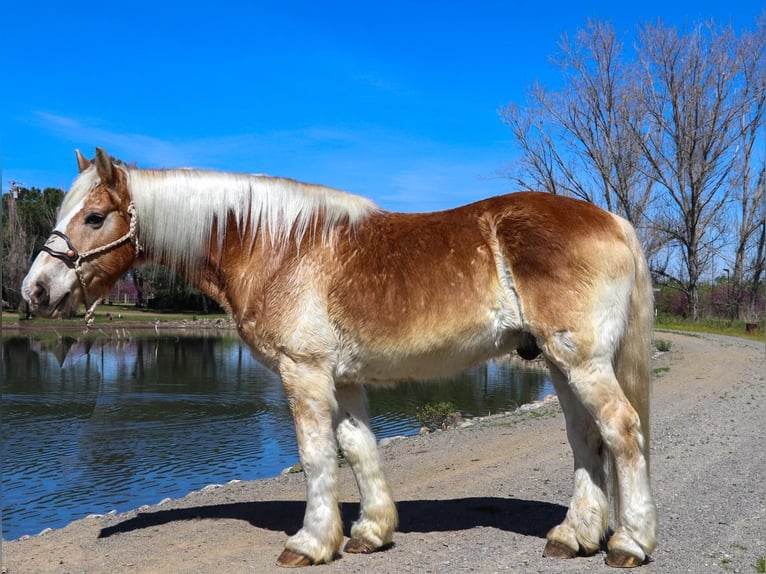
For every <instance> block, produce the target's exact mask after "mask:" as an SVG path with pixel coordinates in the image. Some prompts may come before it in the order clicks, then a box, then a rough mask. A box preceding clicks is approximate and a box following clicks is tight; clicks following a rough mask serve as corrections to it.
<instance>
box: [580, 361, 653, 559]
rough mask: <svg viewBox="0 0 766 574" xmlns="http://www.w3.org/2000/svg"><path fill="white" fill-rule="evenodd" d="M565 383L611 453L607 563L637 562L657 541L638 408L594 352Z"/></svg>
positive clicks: (605, 363)
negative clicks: (612, 508) (612, 515)
mask: <svg viewBox="0 0 766 574" xmlns="http://www.w3.org/2000/svg"><path fill="white" fill-rule="evenodd" d="M569 387H570V388H571V389H572V392H573V394H574V395H575V396H576V397H577V398H579V400H580V402H581V403H582V405H583V406H584V407H585V409H586V410H587V411H588V412H589V413H590V415H591V417H593V420H594V421H595V424H596V426H597V427H598V429H599V432H600V434H601V438H602V440H603V443H604V445H605V446H606V448H607V449H608V450H609V452H610V454H611V456H612V457H613V458H614V469H613V471H614V472H615V473H616V479H617V480H616V481H615V484H616V489H615V490H616V492H615V496H616V497H617V504H616V506H617V509H618V515H617V517H616V518H617V529H616V531H615V533H614V534H613V535H612V537H611V538H610V539H609V543H608V545H607V548H608V552H607V557H606V561H607V563H608V564H609V565H611V566H638V565H640V564H642V563H643V562H644V561H645V559H646V556H647V554H649V553H650V552H652V550H654V548H655V546H656V545H657V510H656V508H655V506H654V501H653V499H652V493H651V487H650V485H649V469H648V466H647V462H646V459H645V458H644V454H643V447H644V438H643V434H642V429H641V422H640V420H639V416H638V413H637V412H636V410H635V409H634V408H633V406H632V405H631V404H630V402H629V401H628V399H627V397H626V396H625V393H624V392H623V390H622V388H621V387H620V385H619V383H618V382H617V379H616V377H615V375H614V371H613V369H612V364H611V360H609V359H607V358H605V357H593V358H591V359H590V360H586V361H582V362H581V363H579V364H578V365H577V366H576V367H573V368H571V369H570V371H569Z"/></svg>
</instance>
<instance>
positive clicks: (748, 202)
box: [729, 14, 766, 321]
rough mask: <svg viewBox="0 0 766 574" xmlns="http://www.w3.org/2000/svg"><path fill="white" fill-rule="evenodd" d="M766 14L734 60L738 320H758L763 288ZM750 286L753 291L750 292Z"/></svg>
mask: <svg viewBox="0 0 766 574" xmlns="http://www.w3.org/2000/svg"><path fill="white" fill-rule="evenodd" d="M764 45H766V14H764V15H762V16H761V17H760V18H759V19H758V20H757V22H756V30H755V31H753V32H750V33H746V34H743V35H742V38H741V40H740V41H739V43H738V44H737V49H736V52H735V55H734V57H735V58H736V59H737V61H738V62H739V64H738V66H739V68H740V69H741V70H742V87H741V91H742V95H741V99H742V106H741V107H742V109H741V121H740V130H739V134H738V137H737V144H736V145H737V148H736V150H735V158H734V163H735V166H736V167H735V169H733V170H732V172H731V178H730V182H729V187H730V188H731V190H732V206H731V211H732V213H731V220H732V222H733V225H732V230H733V231H734V237H733V240H734V248H733V249H734V265H733V266H732V291H733V293H734V294H735V297H734V298H733V299H732V301H731V302H730V304H731V305H732V308H731V309H730V313H731V316H732V317H738V318H741V319H745V320H750V321H752V320H754V317H753V314H754V310H755V309H756V301H757V297H758V285H759V283H760V282H761V280H762V278H763V274H764V265H765V264H766V262H765V261H764V239H765V236H766V228H765V227H766V222H765V221H764V201H766V197H765V196H766V165H765V164H766V162H764V149H765V148H766V133H765V130H764V112H765V111H766V110H764V108H765V107H766V103H765V102H766V49H764ZM747 285H749V286H750V287H749V288H747Z"/></svg>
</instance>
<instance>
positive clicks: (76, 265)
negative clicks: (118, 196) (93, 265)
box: [41, 201, 143, 331]
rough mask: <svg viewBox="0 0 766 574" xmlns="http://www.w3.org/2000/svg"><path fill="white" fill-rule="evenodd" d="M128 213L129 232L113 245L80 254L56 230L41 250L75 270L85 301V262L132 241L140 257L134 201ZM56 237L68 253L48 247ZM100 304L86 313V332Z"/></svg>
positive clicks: (113, 242) (69, 241)
mask: <svg viewBox="0 0 766 574" xmlns="http://www.w3.org/2000/svg"><path fill="white" fill-rule="evenodd" d="M127 213H128V216H129V217H130V224H129V227H128V232H127V233H126V234H125V235H123V236H122V237H120V238H118V239H115V240H114V241H112V242H111V243H107V244H106V245H102V246H101V247H95V248H93V249H89V250H88V251H84V252H82V253H78V252H77V249H76V248H75V246H74V245H72V241H71V240H70V239H69V237H67V235H66V234H65V233H62V232H61V231H58V230H54V231H53V232H52V233H51V237H50V238H49V239H48V241H47V242H46V245H43V246H42V248H41V250H42V251H45V252H46V253H48V254H49V255H50V256H52V257H55V258H56V259H60V260H61V261H63V262H64V263H65V264H66V266H67V267H69V268H70V269H74V271H75V273H76V274H77V280H78V281H79V282H80V288H81V289H82V294H83V297H84V299H85V301H87V300H88V292H87V290H86V289H85V278H84V276H83V271H82V264H83V262H85V261H87V260H89V259H93V258H94V257H98V256H99V255H101V254H103V253H106V252H107V251H111V250H112V249H114V248H115V247H119V246H120V245H122V244H123V243H125V242H126V241H130V243H131V244H132V245H133V248H134V249H135V250H136V255H138V254H139V253H140V252H141V251H142V249H143V248H142V246H141V244H140V243H139V241H138V217H137V216H136V206H135V205H134V204H133V202H132V201H131V202H130V205H128V211H127ZM54 236H55V237H58V238H59V239H62V240H64V242H65V243H66V246H67V250H66V251H58V250H56V249H53V248H52V247H49V246H48V245H47V244H48V243H50V242H51V239H53V237H54ZM100 302H101V297H97V298H96V299H95V300H94V301H93V303H91V305H90V307H88V310H87V311H86V312H85V330H86V331H87V330H88V329H89V328H90V326H91V325H92V324H93V320H94V316H95V314H96V305H98V304H99V303H100Z"/></svg>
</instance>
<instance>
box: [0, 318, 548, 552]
mask: <svg viewBox="0 0 766 574" xmlns="http://www.w3.org/2000/svg"><path fill="white" fill-rule="evenodd" d="M2 353H3V357H2V358H3V362H2V368H3V380H2V450H3V452H2V488H3V496H2V500H3V508H2V527H3V538H5V539H6V540H10V539H15V538H18V537H20V536H23V535H26V534H37V533H39V532H40V531H41V530H43V529H45V528H60V527H62V526H65V525H66V524H67V523H69V522H71V521H72V520H75V519H77V518H82V517H84V516H87V515H88V514H92V513H98V514H104V513H107V512H109V511H110V510H113V509H114V510H117V511H118V512H124V511H127V510H130V509H132V508H137V507H139V506H141V505H143V504H156V503H157V502H159V501H160V500H162V499H163V498H166V497H172V498H175V497H181V496H184V495H185V494H187V493H188V492H190V491H192V490H199V489H200V488H202V487H204V486H206V485H208V484H221V483H225V482H228V481H230V480H233V479H241V480H252V479H257V478H265V477H270V476H275V475H277V474H279V473H280V471H282V470H283V469H284V468H286V467H288V466H291V465H293V464H294V463H295V462H297V460H298V454H297V447H296V445H295V432H294V430H293V425H292V420H291V418H290V413H289V410H288V407H287V403H286V400H285V397H284V394H283V391H282V387H281V385H280V383H279V380H278V378H277V377H276V376H275V375H274V374H273V373H272V372H271V371H269V370H267V369H265V368H264V367H263V366H261V365H260V364H259V363H258V362H257V361H256V360H255V359H253V358H252V356H251V355H250V352H249V350H248V349H247V347H245V346H244V345H243V344H242V343H241V342H240V340H239V339H238V338H237V337H236V336H235V335H231V334H221V333H216V332H204V331H200V332H197V333H186V332H184V333H163V332H160V333H159V334H156V333H154V332H151V333H146V334H143V335H136V334H135V332H134V333H133V335H132V336H131V337H130V338H117V337H111V338H107V337H106V336H104V335H103V334H95V335H91V336H89V337H87V338H86V337H83V336H79V337H70V336H56V335H52V336H49V337H46V338H43V337H34V336H24V335H20V336H19V335H15V336H5V337H4V338H3V339H2ZM511 365H513V366H511ZM552 392H553V389H552V385H551V384H550V381H549V379H548V378H547V372H546V371H543V370H540V369H534V368H524V367H523V366H521V365H520V364H517V363H510V362H502V363H488V364H486V365H482V366H480V367H476V368H473V369H471V370H469V371H467V372H466V373H463V374H462V375H460V376H459V377H456V378H454V379H450V380H446V381H435V382H427V383H420V382H413V383H406V384H400V385H397V386H396V387H389V388H382V389H381V388H371V389H369V397H370V412H371V418H372V426H373V429H374V431H375V433H376V436H377V437H378V439H381V438H384V437H390V436H396V435H412V434H417V432H418V431H419V428H420V425H419V424H418V422H417V418H416V409H417V408H418V407H419V406H423V405H425V404H427V403H429V402H435V401H451V402H452V403H454V404H455V405H456V406H457V408H458V410H460V411H461V412H463V413H464V414H465V415H466V416H483V415H487V414H490V413H496V412H501V411H506V410H511V409H513V408H515V407H517V406H519V405H521V404H524V403H527V402H532V401H534V400H537V399H540V398H542V397H544V396H545V395H547V394H550V393H552Z"/></svg>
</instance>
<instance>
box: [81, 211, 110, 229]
mask: <svg viewBox="0 0 766 574" xmlns="http://www.w3.org/2000/svg"><path fill="white" fill-rule="evenodd" d="M104 219H106V217H104V216H103V215H101V214H100V213H95V212H94V213H89V214H88V215H87V216H86V217H85V225H90V226H91V227H92V228H93V229H98V228H99V227H101V226H102V225H103V224H104Z"/></svg>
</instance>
